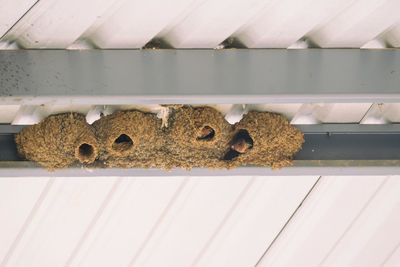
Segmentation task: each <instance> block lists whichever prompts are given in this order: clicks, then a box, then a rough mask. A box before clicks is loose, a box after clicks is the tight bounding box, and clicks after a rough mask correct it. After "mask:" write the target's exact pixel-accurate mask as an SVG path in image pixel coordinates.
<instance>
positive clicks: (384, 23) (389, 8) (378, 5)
mask: <svg viewBox="0 0 400 267" xmlns="http://www.w3.org/2000/svg"><path fill="white" fill-rule="evenodd" d="M399 9H400V2H399V1H398V0H358V1H354V2H353V4H352V5H351V6H350V7H349V8H347V9H346V10H345V11H344V12H342V13H340V14H339V15H338V16H336V17H335V18H333V19H332V20H330V21H329V22H328V23H327V24H325V25H323V26H322V27H319V28H317V29H315V30H313V32H311V33H309V34H308V35H307V36H308V37H309V38H311V39H312V41H313V42H315V43H316V44H317V45H319V46H320V47H324V48H325V47H361V46H362V45H364V44H365V43H367V42H368V41H370V40H372V39H374V38H375V37H376V36H378V35H379V34H380V33H382V32H383V31H385V30H386V29H388V28H389V27H390V26H392V25H394V24H395V23H396V22H398V21H399V20H400V15H399V12H397V10H399Z"/></svg>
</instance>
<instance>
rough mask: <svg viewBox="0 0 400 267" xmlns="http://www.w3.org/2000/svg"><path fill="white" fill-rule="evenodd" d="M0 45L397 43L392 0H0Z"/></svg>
mask: <svg viewBox="0 0 400 267" xmlns="http://www.w3.org/2000/svg"><path fill="white" fill-rule="evenodd" d="M0 7H1V9H2V15H1V16H0V37H1V38H0V42H1V43H2V45H1V46H0V47H2V48H3V49H7V48H17V47H21V48H70V49H88V48H103V49H104V48H142V47H144V46H145V45H146V44H148V43H149V42H151V41H152V40H161V42H162V43H164V44H168V45H164V47H168V46H170V47H173V48H218V47H223V46H221V44H222V43H224V41H226V40H228V42H225V43H224V44H226V43H228V44H230V41H232V42H233V43H234V45H233V46H236V47H240V46H243V47H248V48H307V47H322V48H331V47H355V48H360V47H366V48H385V47H399V46H400V15H399V12H398V10H399V9H400V2H399V1H398V0H326V1H320V0H283V1H282V0H251V1H248V0H218V1H213V0H190V1H189V0H172V1H162V0H149V1H137V0H134V1H126V0H125V1H124V0H87V1H81V0H40V1H35V0H18V1H16V0H0Z"/></svg>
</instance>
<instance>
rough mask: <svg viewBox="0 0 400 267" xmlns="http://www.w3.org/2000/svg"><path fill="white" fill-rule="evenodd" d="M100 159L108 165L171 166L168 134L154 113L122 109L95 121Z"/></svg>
mask: <svg viewBox="0 0 400 267" xmlns="http://www.w3.org/2000/svg"><path fill="white" fill-rule="evenodd" d="M93 127H94V128H95V130H96V135H97V137H98V140H99V143H100V156H99V159H100V160H101V161H102V162H103V163H104V164H105V165H106V166H108V167H123V168H133V167H137V168H150V167H156V168H163V169H165V168H168V166H170V161H169V160H168V158H167V157H166V156H167V155H166V152H165V149H166V148H165V143H166V139H165V135H164V132H163V130H162V123H161V120H160V119H158V118H157V116H156V115H155V114H152V113H144V112H141V111H137V110H131V111H119V112H116V113H113V114H111V115H109V116H105V117H102V118H100V119H99V120H98V121H96V122H94V123H93Z"/></svg>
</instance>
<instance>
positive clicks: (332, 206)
mask: <svg viewBox="0 0 400 267" xmlns="http://www.w3.org/2000/svg"><path fill="white" fill-rule="evenodd" d="M0 213H1V214H7V216H3V217H2V219H1V220H0V236H1V242H0V262H2V266H41V267H45V266H255V265H256V264H257V263H258V265H259V266H398V263H399V259H400V258H399V257H400V250H399V249H398V247H399V244H400V236H399V235H398V234H396V233H398V225H399V223H400V221H399V220H400V216H399V214H400V177H304V176H303V177H302V176H297V177H160V178H150V177H146V178H140V177H135V178H133V177H132V178H130V177H125V178H119V177H109V178H61V177H60V178H28V177H27V178H10V179H8V178H3V179H0Z"/></svg>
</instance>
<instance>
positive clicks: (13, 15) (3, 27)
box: [0, 0, 37, 38]
mask: <svg viewBox="0 0 400 267" xmlns="http://www.w3.org/2000/svg"><path fill="white" fill-rule="evenodd" d="M35 2H37V0H0V8H1V16H0V38H1V36H3V35H4V34H5V33H6V32H7V31H8V30H9V29H10V28H11V27H12V26H13V25H14V24H15V23H16V22H17V21H18V20H19V19H20V18H21V17H22V16H23V15H24V14H25V13H26V12H27V11H28V10H29V8H31V7H32V6H33V5H34V4H35Z"/></svg>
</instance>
